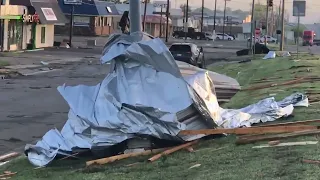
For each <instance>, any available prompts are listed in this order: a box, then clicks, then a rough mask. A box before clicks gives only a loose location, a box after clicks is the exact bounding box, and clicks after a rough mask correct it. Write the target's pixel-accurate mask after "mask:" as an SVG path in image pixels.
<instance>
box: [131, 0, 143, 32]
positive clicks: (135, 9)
mask: <svg viewBox="0 0 320 180" xmlns="http://www.w3.org/2000/svg"><path fill="white" fill-rule="evenodd" d="M129 5H130V9H129V15H130V33H134V32H139V31H141V14H140V13H141V10H140V0H130V3H129Z"/></svg>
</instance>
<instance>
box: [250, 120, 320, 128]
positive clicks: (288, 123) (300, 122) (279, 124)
mask: <svg viewBox="0 0 320 180" xmlns="http://www.w3.org/2000/svg"><path fill="white" fill-rule="evenodd" d="M310 123H320V119H312V120H306V121H296V122H286V123H277V124H266V125H261V126H256V127H271V126H287V125H304V124H310Z"/></svg>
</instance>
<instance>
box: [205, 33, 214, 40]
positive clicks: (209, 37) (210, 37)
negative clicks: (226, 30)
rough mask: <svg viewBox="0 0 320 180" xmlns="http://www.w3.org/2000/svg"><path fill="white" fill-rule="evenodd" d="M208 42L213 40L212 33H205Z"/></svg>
mask: <svg viewBox="0 0 320 180" xmlns="http://www.w3.org/2000/svg"><path fill="white" fill-rule="evenodd" d="M205 36H206V40H213V35H212V34H211V33H205Z"/></svg>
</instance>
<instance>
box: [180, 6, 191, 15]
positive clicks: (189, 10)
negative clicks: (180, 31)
mask: <svg viewBox="0 0 320 180" xmlns="http://www.w3.org/2000/svg"><path fill="white" fill-rule="evenodd" d="M186 6H187V5H186V4H181V5H180V9H181V10H182V12H185V7H186ZM190 12H191V7H190V6H188V13H190Z"/></svg>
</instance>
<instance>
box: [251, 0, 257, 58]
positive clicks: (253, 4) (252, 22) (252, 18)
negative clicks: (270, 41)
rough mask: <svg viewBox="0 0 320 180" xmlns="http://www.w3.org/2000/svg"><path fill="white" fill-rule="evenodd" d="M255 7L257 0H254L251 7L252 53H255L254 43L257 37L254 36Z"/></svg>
mask: <svg viewBox="0 0 320 180" xmlns="http://www.w3.org/2000/svg"><path fill="white" fill-rule="evenodd" d="M254 7H255V0H252V7H251V37H250V39H251V41H250V49H251V54H252V55H253V54H254V49H253V46H252V45H253V44H254V43H255V40H256V37H255V36H254V33H253V32H254V28H255V27H254Z"/></svg>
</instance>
